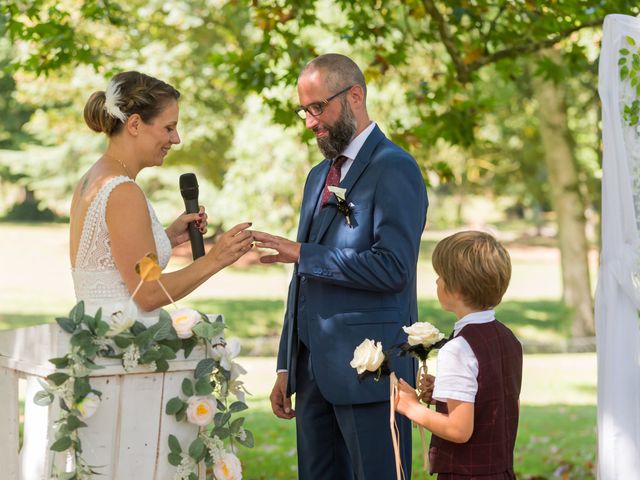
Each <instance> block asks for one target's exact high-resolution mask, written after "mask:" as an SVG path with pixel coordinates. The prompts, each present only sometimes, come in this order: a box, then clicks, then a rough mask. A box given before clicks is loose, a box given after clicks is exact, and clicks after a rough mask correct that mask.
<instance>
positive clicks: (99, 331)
mask: <svg viewBox="0 0 640 480" xmlns="http://www.w3.org/2000/svg"><path fill="white" fill-rule="evenodd" d="M110 328H111V327H110V326H109V324H108V323H107V322H105V321H103V320H98V321H97V322H96V335H97V336H99V337H104V336H105V335H106V333H107V332H108V331H109V329H110Z"/></svg>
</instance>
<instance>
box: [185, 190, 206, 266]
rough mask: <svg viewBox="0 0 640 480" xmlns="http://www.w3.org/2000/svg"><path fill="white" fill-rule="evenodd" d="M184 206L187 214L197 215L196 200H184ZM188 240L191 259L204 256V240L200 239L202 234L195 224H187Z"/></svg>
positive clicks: (198, 207)
mask: <svg viewBox="0 0 640 480" xmlns="http://www.w3.org/2000/svg"><path fill="white" fill-rule="evenodd" d="M184 206H185V210H186V212H187V213H198V211H199V210H200V206H199V205H198V200H197V199H193V200H192V199H185V200H184ZM189 240H190V241H191V253H192V254H193V259H194V260H195V259H196V258H200V257H202V256H203V255H204V240H203V239H202V233H200V230H198V227H197V226H196V222H189Z"/></svg>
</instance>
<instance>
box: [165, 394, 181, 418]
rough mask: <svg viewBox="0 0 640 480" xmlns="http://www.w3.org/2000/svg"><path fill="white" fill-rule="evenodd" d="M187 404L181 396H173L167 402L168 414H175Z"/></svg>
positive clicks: (166, 409)
mask: <svg viewBox="0 0 640 480" xmlns="http://www.w3.org/2000/svg"><path fill="white" fill-rule="evenodd" d="M185 405H186V403H185V402H184V401H183V400H182V399H180V398H179V397H173V398H172V399H171V400H169V401H168V402H167V406H166V408H165V413H166V414H167V415H175V414H176V413H178V412H179V411H180V409H181V408H182V407H183V406H185Z"/></svg>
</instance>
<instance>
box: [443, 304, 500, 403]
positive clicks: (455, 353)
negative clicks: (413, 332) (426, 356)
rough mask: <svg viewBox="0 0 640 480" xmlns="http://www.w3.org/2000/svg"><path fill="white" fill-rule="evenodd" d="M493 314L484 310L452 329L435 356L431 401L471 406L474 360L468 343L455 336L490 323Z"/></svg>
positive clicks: (475, 383)
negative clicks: (461, 331) (436, 359)
mask: <svg viewBox="0 0 640 480" xmlns="http://www.w3.org/2000/svg"><path fill="white" fill-rule="evenodd" d="M495 319H496V314H495V311H494V310H484V311H481V312H473V313H470V314H468V315H465V316H464V317H462V318H461V319H460V320H458V321H457V322H456V323H455V325H454V326H453V331H454V338H452V339H451V340H449V341H448V342H447V343H446V344H445V345H444V346H443V347H442V348H441V349H440V351H439V352H438V371H437V375H436V380H435V384H434V386H433V398H434V399H435V400H438V401H440V402H446V401H447V399H451V400H460V401H462V402H470V403H475V399H476V393H478V370H479V369H478V359H477V358H476V356H475V354H474V353H473V350H471V346H470V345H469V343H468V342H467V341H466V340H465V339H464V338H462V337H458V336H457V335H458V334H459V333H460V330H462V327H464V326H465V325H472V324H480V323H489V322H493V321H495Z"/></svg>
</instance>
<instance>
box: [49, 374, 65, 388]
mask: <svg viewBox="0 0 640 480" xmlns="http://www.w3.org/2000/svg"><path fill="white" fill-rule="evenodd" d="M46 378H47V380H49V381H50V382H51V383H53V384H54V385H55V386H56V387H59V386H60V385H62V384H63V383H64V382H66V381H67V380H68V379H69V375H68V374H66V373H62V372H56V373H52V374H51V375H47V377H46Z"/></svg>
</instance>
